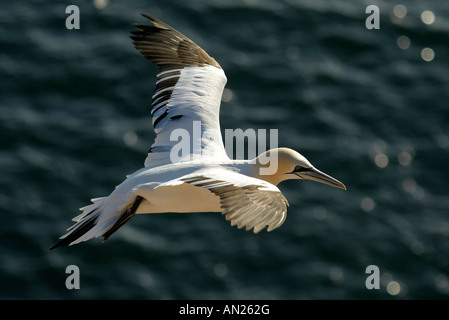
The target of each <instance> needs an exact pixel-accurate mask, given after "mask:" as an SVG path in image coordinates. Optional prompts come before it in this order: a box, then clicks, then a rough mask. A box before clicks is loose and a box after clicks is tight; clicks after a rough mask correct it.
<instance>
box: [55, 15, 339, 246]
mask: <svg viewBox="0 0 449 320" xmlns="http://www.w3.org/2000/svg"><path fill="white" fill-rule="evenodd" d="M143 16H144V17H146V18H148V19H149V20H150V21H151V22H152V25H150V26H147V25H141V24H135V26H136V27H137V28H138V29H139V31H134V32H132V36H131V38H132V39H133V40H134V45H135V47H136V48H137V50H139V51H140V53H142V54H143V55H144V56H145V57H146V58H147V59H149V60H150V61H152V62H153V63H154V64H156V65H157V67H158V74H157V82H156V87H155V92H154V95H153V97H152V110H151V115H152V122H153V127H154V130H155V132H156V139H155V141H154V143H153V145H152V146H151V149H150V150H149V152H148V156H147V158H146V160H145V166H144V168H142V169H140V170H138V171H136V172H135V173H133V174H131V175H129V176H127V178H126V179H125V181H123V182H122V183H121V184H120V185H118V186H117V187H116V188H115V190H114V191H113V192H112V193H111V194H110V195H109V196H107V197H103V198H96V199H92V204H90V205H88V206H85V207H83V208H81V209H80V210H82V214H80V215H79V216H77V217H75V218H74V219H73V221H75V222H76V223H75V224H74V225H73V226H71V227H70V228H69V229H67V231H68V232H67V233H66V234H65V235H63V236H62V237H60V239H61V240H60V241H59V242H58V243H56V244H55V245H53V246H52V247H51V248H50V249H54V248H57V247H59V246H67V245H73V244H77V243H80V242H83V241H87V240H89V239H92V238H95V237H102V238H103V240H104V241H105V240H107V239H108V238H109V237H110V236H111V235H112V234H113V233H114V232H115V231H117V230H118V229H119V228H120V227H122V226H123V225H124V224H125V223H126V222H127V221H128V220H129V219H130V218H132V217H133V216H134V215H135V214H139V213H164V212H221V213H222V214H223V215H224V216H225V218H226V220H228V221H230V222H231V225H233V226H234V225H237V227H238V228H243V227H245V228H246V230H251V229H252V230H253V231H254V233H258V232H260V231H261V230H263V229H265V228H267V230H268V231H271V230H274V229H276V228H278V227H280V226H281V225H282V224H283V223H284V221H285V218H286V214H287V206H288V203H287V200H286V199H285V197H284V196H283V194H282V193H281V191H280V190H279V189H278V188H277V185H278V184H279V183H280V182H282V181H284V180H288V179H308V180H314V181H318V182H322V183H326V184H328V185H331V186H333V187H338V188H342V189H345V190H346V187H345V185H344V184H343V183H341V182H340V181H338V180H336V179H334V178H332V177H331V176H329V175H327V174H324V173H322V172H321V171H319V170H318V169H316V168H315V167H314V166H312V164H311V163H310V162H309V161H308V160H307V159H306V158H305V157H304V156H302V155H301V154H299V153H298V152H296V151H294V150H291V149H287V148H276V149H272V150H268V151H266V152H264V153H262V154H261V155H259V156H258V157H257V158H256V159H252V160H231V159H230V158H229V157H228V156H227V154H226V151H225V148H224V144H223V141H222V138H221V134H220V123H219V109H220V102H221V96H222V93H223V89H224V86H225V84H226V81H227V79H226V76H225V74H224V72H223V70H222V68H221V67H220V65H219V64H218V63H217V62H216V61H215V60H214V59H213V58H212V57H210V56H209V55H208V54H207V53H206V52H205V51H204V50H203V49H201V48H200V47H199V46H198V45H196V44H195V43H194V42H193V41H191V40H190V39H188V38H187V37H185V36H184V35H182V34H181V33H179V32H178V31H176V30H174V29H173V28H171V27H170V26H168V25H167V24H165V23H163V22H161V21H159V20H158V19H155V18H153V17H150V16H148V15H145V14H143ZM195 121H197V122H196V123H200V124H201V126H200V130H201V133H205V132H213V133H214V134H211V135H209V136H207V135H206V136H205V135H203V134H201V135H199V136H198V132H194V131H195V127H194V126H193V123H194V122H195ZM176 129H183V130H184V131H183V132H185V133H188V134H189V137H191V141H189V142H190V143H191V145H192V146H196V147H197V148H193V150H192V151H191V152H189V153H188V154H187V156H185V155H184V157H183V158H182V159H180V161H172V160H173V155H174V153H173V150H174V149H173V148H175V147H176V146H177V144H178V141H177V140H176V139H172V137H171V135H172V133H173V132H174V131H175V130H176ZM197 136H198V137H197ZM173 140H174V141H173ZM274 156H276V157H274ZM266 159H275V160H277V166H276V167H275V170H274V171H272V172H271V173H270V174H263V173H262V171H263V169H268V164H267V162H266Z"/></svg>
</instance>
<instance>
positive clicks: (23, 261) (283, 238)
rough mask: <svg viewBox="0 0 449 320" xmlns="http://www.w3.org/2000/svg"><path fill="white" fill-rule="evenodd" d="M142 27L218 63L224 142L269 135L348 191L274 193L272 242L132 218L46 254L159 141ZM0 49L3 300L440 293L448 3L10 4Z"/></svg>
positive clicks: (300, 184)
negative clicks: (373, 18) (278, 216)
mask: <svg viewBox="0 0 449 320" xmlns="http://www.w3.org/2000/svg"><path fill="white" fill-rule="evenodd" d="M70 4H73V5H77V6H78V7H79V10H80V28H79V29H72V30H69V29H67V28H66V19H67V18H68V17H69V14H68V13H66V7H67V6H68V5H70ZM400 4H402V5H400ZM368 5H377V6H378V8H379V12H380V20H379V27H380V29H372V30H369V29H367V27H366V20H367V18H368V17H369V14H367V13H365V10H366V8H367V6H368ZM141 13H147V14H150V15H153V16H155V17H157V18H159V19H161V20H163V21H165V22H166V23H168V24H169V25H171V26H173V27H175V28H177V29H178V30H180V31H181V32H182V33H184V34H185V35H187V36H188V37H189V38H191V39H192V40H194V41H195V42H196V43H198V44H199V45H200V46H201V47H203V48H204V49H205V50H206V51H207V52H208V53H209V54H210V55H211V56H213V57H214V58H215V59H216V60H217V61H218V62H219V63H220V65H221V66H222V67H223V69H224V70H225V72H226V75H227V78H228V83H227V87H226V91H225V94H224V97H223V103H222V107H221V128H222V131H224V130H225V129H235V128H241V129H243V130H245V129H249V128H252V129H267V130H269V129H277V130H278V144H279V146H284V147H290V148H293V149H295V150H298V151H299V152H301V153H302V154H303V155H305V156H306V157H307V158H308V159H309V160H310V161H311V162H312V163H313V164H314V165H315V166H316V167H317V168H319V169H320V170H322V171H324V172H326V173H328V174H330V175H332V176H333V177H335V178H337V179H339V180H340V181H342V182H343V183H345V184H346V186H347V187H348V190H347V191H343V190H340V189H335V188H331V187H329V186H326V185H324V184H319V183H315V182H311V181H287V182H283V183H281V184H280V185H279V188H280V189H281V190H282V192H283V193H284V194H285V196H286V198H287V199H288V201H289V202H290V207H289V209H288V217H287V220H286V221H285V223H284V225H283V226H282V227H281V228H279V229H277V230H275V231H273V232H266V231H264V232H261V233H260V234H257V235H255V234H253V233H251V232H246V231H244V230H243V229H242V230H240V229H237V228H236V227H231V226H230V224H229V223H228V222H227V221H226V220H225V219H224V217H223V216H222V215H221V214H218V213H192V214H176V213H172V214H159V215H139V216H136V217H133V218H132V219H131V220H130V221H129V222H128V223H127V224H126V225H125V226H124V227H122V228H121V229H120V230H119V231H118V232H116V233H115V234H114V235H113V236H112V237H111V238H110V239H109V240H108V241H106V242H105V243H101V241H100V240H99V239H93V240H91V241H88V242H85V243H82V244H79V245H76V246H72V247H65V248H58V249H56V250H52V251H50V250H49V247H50V246H51V245H52V244H54V243H55V242H56V241H57V239H58V237H59V236H61V235H62V234H63V233H64V232H65V229H66V228H68V227H69V226H71V225H72V221H71V219H72V218H73V217H74V216H76V215H78V214H79V210H78V208H80V207H83V206H85V205H87V204H89V203H90V199H91V198H95V197H101V196H107V195H108V194H109V193H110V192H111V191H112V190H113V189H114V187H115V186H116V185H118V184H120V183H121V182H122V181H123V180H124V178H125V176H126V175H127V174H130V173H132V172H134V171H136V170H138V169H140V168H141V167H142V166H143V162H144V160H145V157H146V153H147V151H148V149H149V147H150V146H151V144H152V142H153V139H154V137H155V136H154V133H153V130H152V125H151V120H150V114H149V113H150V105H151V96H152V94H153V89H154V83H155V79H156V68H155V67H154V66H153V65H152V64H151V63H150V62H149V61H147V60H146V59H144V58H143V57H142V56H141V55H140V54H139V53H138V52H137V50H135V49H134V46H133V44H132V41H131V40H130V38H129V35H130V31H132V30H134V27H133V26H132V23H136V22H139V23H142V22H146V21H145V19H144V18H143V17H142V16H141V15H140V14H141ZM0 47H1V50H0V75H1V76H0V81H1V86H0V136H1V143H0V145H1V148H0V211H1V213H0V214H1V224H0V299H255V300H256V299H447V298H449V173H448V160H449V72H448V71H449V59H448V57H449V2H448V1H446V0H429V1H418V0H408V1H403V2H399V1H375V0H372V1H356V0H336V1H325V0H282V1H268V0H265V1H259V0H208V1H199V0H195V1H190V0H189V1H185V0H182V1H148V0H146V1H143V0H138V1H123V0H111V1H110V2H105V1H91V0H89V1H87V0H84V1H72V2H70V1H3V2H2V4H1V10H0ZM71 265H75V266H77V267H78V268H79V276H80V277H79V280H80V288H79V289H72V290H69V289H67V287H66V279H67V278H68V277H69V276H70V274H69V273H66V268H67V267H68V266H71ZM370 265H374V266H377V268H378V270H379V273H378V276H379V277H378V279H379V289H371V290H370V289H368V288H367V286H366V282H367V278H368V277H370V276H374V278H369V279H368V280H369V281H368V282H370V281H371V282H370V283H374V282H373V281H374V280H373V279H376V277H375V276H376V272H374V273H372V272H369V273H367V272H366V269H367V267H368V266H370Z"/></svg>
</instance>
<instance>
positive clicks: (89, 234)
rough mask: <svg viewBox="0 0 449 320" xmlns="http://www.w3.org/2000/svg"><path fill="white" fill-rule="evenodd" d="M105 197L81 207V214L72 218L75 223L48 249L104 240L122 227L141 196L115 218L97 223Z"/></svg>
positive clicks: (139, 201) (132, 212) (135, 208)
mask: <svg viewBox="0 0 449 320" xmlns="http://www.w3.org/2000/svg"><path fill="white" fill-rule="evenodd" d="M106 199H107V198H96V199H92V202H93V203H92V204H90V205H88V206H85V207H83V208H81V210H84V211H83V213H82V214H80V215H79V216H77V217H75V218H73V221H76V224H74V225H73V226H71V227H70V228H68V229H67V231H68V232H67V233H66V234H65V235H63V236H62V237H60V239H61V241H59V242H58V243H56V244H54V245H53V246H51V247H50V250H53V249H56V248H58V247H65V246H71V245H73V244H77V243H80V242H83V241H87V240H89V239H92V238H96V237H102V238H103V241H106V240H107V239H108V238H109V237H110V236H111V235H112V234H113V233H114V232H116V231H117V230H118V229H119V228H120V227H122V226H123V225H124V224H125V223H126V222H128V220H129V219H131V218H132V217H133V216H134V215H135V214H136V210H137V208H138V207H139V205H140V203H141V202H142V200H143V198H142V197H140V196H137V197H136V199H135V201H134V203H133V205H132V206H131V207H130V208H128V209H127V210H125V212H123V214H121V215H120V216H119V217H118V218H117V219H110V220H108V221H106V222H104V223H101V224H99V223H98V222H99V217H100V215H101V213H102V212H103V208H102V205H103V203H104V201H105V200H106Z"/></svg>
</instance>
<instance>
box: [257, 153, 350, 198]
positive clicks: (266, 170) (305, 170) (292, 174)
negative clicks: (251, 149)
mask: <svg viewBox="0 0 449 320" xmlns="http://www.w3.org/2000/svg"><path fill="white" fill-rule="evenodd" d="M256 168H257V171H258V173H257V174H256V175H257V177H258V178H259V179H262V180H265V181H267V182H270V183H272V184H274V185H277V184H279V183H280V182H282V181H284V180H290V179H306V180H313V181H317V182H321V183H325V184H328V185H330V186H332V187H336V188H341V189H344V190H346V186H345V185H344V184H343V183H341V182H340V181H338V180H337V179H335V178H332V177H331V176H329V175H327V174H325V173H323V172H321V171H320V170H318V169H316V168H315V167H314V166H313V165H312V164H311V163H310V162H309V160H307V159H306V158H305V157H304V156H303V155H301V154H300V153H298V152H296V151H295V150H292V149H289V148H277V149H271V150H268V151H266V152H264V153H262V154H261V155H259V156H258V157H257V158H256Z"/></svg>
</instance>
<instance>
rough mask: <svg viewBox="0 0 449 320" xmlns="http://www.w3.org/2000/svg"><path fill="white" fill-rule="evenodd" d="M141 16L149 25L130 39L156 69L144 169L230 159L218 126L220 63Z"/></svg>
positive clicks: (221, 82)
mask: <svg viewBox="0 0 449 320" xmlns="http://www.w3.org/2000/svg"><path fill="white" fill-rule="evenodd" d="M143 16H144V17H146V18H148V19H149V20H150V21H151V22H152V25H151V26H147V25H142V24H135V26H136V27H137V28H139V31H134V32H132V36H131V38H132V39H133V40H134V45H135V47H136V48H137V50H139V51H140V53H142V54H143V55H144V56H145V57H146V58H147V59H149V60H150V61H151V62H153V63H154V64H156V65H157V67H158V75H157V82H156V87H155V92H154V95H153V97H152V100H153V101H152V109H151V116H152V120H153V127H154V131H155V132H156V139H155V141H154V143H153V145H152V146H151V149H150V150H149V152H148V156H147V158H146V160H145V166H146V167H148V166H158V165H162V164H168V163H173V162H177V161H176V160H180V159H181V158H182V160H180V161H185V160H186V159H185V158H184V157H183V156H187V160H189V159H190V160H193V159H192V158H193V157H194V156H197V155H203V156H210V157H214V158H215V159H217V158H218V159H229V158H228V157H227V155H226V151H225V149H224V146H223V140H222V137H221V132H220V122H219V111H220V102H221V97H222V93H223V89H224V86H225V84H226V81H227V79H226V76H225V74H224V72H223V70H222V69H221V67H220V65H219V64H218V63H217V62H216V61H215V60H214V59H213V58H211V57H210V56H209V55H208V54H207V53H206V52H205V51H204V50H203V49H201V48H200V47H199V46H198V45H196V44H195V43H194V42H193V41H191V40H190V39H188V38H187V37H185V36H184V35H182V34H181V33H180V32H178V31H176V30H174V29H173V28H171V27H170V26H168V25H166V24H165V23H163V22H161V21H159V20H157V19H155V18H153V17H150V16H148V15H143ZM177 129H178V130H177ZM175 146H177V147H175ZM173 147H175V148H173ZM172 151H173V152H172Z"/></svg>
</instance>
